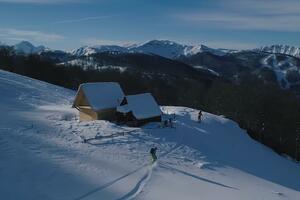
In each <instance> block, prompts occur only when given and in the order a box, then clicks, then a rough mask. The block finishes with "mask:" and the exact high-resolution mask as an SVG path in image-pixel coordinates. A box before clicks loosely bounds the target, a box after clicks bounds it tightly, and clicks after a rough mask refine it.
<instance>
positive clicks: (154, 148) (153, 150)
mask: <svg viewBox="0 0 300 200" xmlns="http://www.w3.org/2000/svg"><path fill="white" fill-rule="evenodd" d="M156 151H157V148H156V147H152V148H151V149H150V155H151V158H152V163H154V162H155V161H156V160H157V156H156Z"/></svg>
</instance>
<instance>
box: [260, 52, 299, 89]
mask: <svg viewBox="0 0 300 200" xmlns="http://www.w3.org/2000/svg"><path fill="white" fill-rule="evenodd" d="M261 63H262V66H263V67H267V68H269V69H271V70H272V71H274V73H275V75H276V78H277V81H278V84H279V86H280V87H281V88H283V89H290V87H291V86H293V85H298V84H300V66H297V63H296V62H295V60H294V59H293V58H292V57H283V58H278V56H277V55H276V54H273V53H272V54H269V55H267V56H266V57H264V58H263V59H262V60H261ZM291 77H293V78H291Z"/></svg>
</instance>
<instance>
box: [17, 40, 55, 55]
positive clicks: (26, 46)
mask: <svg viewBox="0 0 300 200" xmlns="http://www.w3.org/2000/svg"><path fill="white" fill-rule="evenodd" d="M13 48H14V50H15V51H16V52H17V53H20V54H26V55H27V54H39V53H41V52H43V51H47V50H49V49H48V48H46V47H44V46H37V47H36V46H34V45H33V44H31V43H30V42H28V41H22V42H20V43H18V44H15V45H14V46H13Z"/></svg>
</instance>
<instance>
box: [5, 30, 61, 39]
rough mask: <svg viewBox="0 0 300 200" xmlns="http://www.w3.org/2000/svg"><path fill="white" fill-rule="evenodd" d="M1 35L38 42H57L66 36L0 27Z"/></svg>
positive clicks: (6, 37)
mask: <svg viewBox="0 0 300 200" xmlns="http://www.w3.org/2000/svg"><path fill="white" fill-rule="evenodd" d="M0 35H1V36H0V37H2V38H4V39H11V38H22V40H23V39H24V40H30V41H36V42H55V41H58V40H62V39H64V36H62V35H58V34H53V33H45V32H41V31H31V30H18V29H0Z"/></svg>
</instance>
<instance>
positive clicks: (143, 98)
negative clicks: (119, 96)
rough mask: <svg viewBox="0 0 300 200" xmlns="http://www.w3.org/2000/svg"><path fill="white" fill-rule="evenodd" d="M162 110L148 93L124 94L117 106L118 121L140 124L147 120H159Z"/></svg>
mask: <svg viewBox="0 0 300 200" xmlns="http://www.w3.org/2000/svg"><path fill="white" fill-rule="evenodd" d="M161 115H162V112H161V110H160V107H159V105H158V104H157V102H156V101H155V99H154V97H153V96H152V95H151V94H150V93H144V94H137V95H128V96H125V97H124V98H123V100H122V102H121V104H120V106H118V107H117V117H118V121H119V122H124V123H126V124H127V125H129V126H141V125H143V124H145V123H148V122H161Z"/></svg>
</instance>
